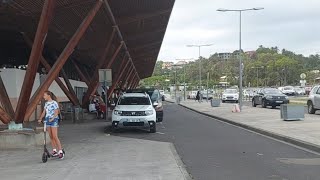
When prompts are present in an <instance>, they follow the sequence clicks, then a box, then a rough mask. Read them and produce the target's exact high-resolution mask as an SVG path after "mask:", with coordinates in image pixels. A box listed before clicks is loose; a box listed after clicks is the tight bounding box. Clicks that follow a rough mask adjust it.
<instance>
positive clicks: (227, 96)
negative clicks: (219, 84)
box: [222, 89, 239, 103]
mask: <svg viewBox="0 0 320 180" xmlns="http://www.w3.org/2000/svg"><path fill="white" fill-rule="evenodd" d="M227 101H232V102H236V103H238V101H239V92H238V90H237V89H226V90H225V91H224V92H223V93H222V103H225V102H227Z"/></svg>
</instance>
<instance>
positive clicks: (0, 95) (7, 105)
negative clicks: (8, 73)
mask: <svg viewBox="0 0 320 180" xmlns="http://www.w3.org/2000/svg"><path fill="white" fill-rule="evenodd" d="M0 103H1V104H2V107H3V109H4V111H5V112H7V113H8V115H9V116H10V117H11V120H12V118H13V117H14V110H13V107H12V104H11V101H10V98H9V96H8V93H7V90H6V87H5V86H4V84H3V81H2V78H1V76H0Z"/></svg>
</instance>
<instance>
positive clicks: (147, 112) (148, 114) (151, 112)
mask: <svg viewBox="0 0 320 180" xmlns="http://www.w3.org/2000/svg"><path fill="white" fill-rule="evenodd" d="M145 114H146V115H147V116H150V115H152V114H153V110H147V111H145Z"/></svg>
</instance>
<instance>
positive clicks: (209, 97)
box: [201, 90, 213, 100]
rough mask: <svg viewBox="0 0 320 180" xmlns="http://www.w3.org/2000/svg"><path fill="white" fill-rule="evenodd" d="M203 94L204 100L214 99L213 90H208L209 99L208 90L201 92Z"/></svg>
mask: <svg viewBox="0 0 320 180" xmlns="http://www.w3.org/2000/svg"><path fill="white" fill-rule="evenodd" d="M201 94H202V99H208V100H211V99H213V91H212V90H208V97H207V91H206V90H204V91H201Z"/></svg>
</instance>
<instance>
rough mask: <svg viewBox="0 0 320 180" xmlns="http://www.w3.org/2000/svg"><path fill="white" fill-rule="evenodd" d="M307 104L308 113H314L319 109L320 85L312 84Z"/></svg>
mask: <svg viewBox="0 0 320 180" xmlns="http://www.w3.org/2000/svg"><path fill="white" fill-rule="evenodd" d="M307 105H308V113H309V114H314V113H316V111H317V110H320V85H317V86H314V87H313V88H312V90H311V91H310V95H309V98H308V101H307Z"/></svg>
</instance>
